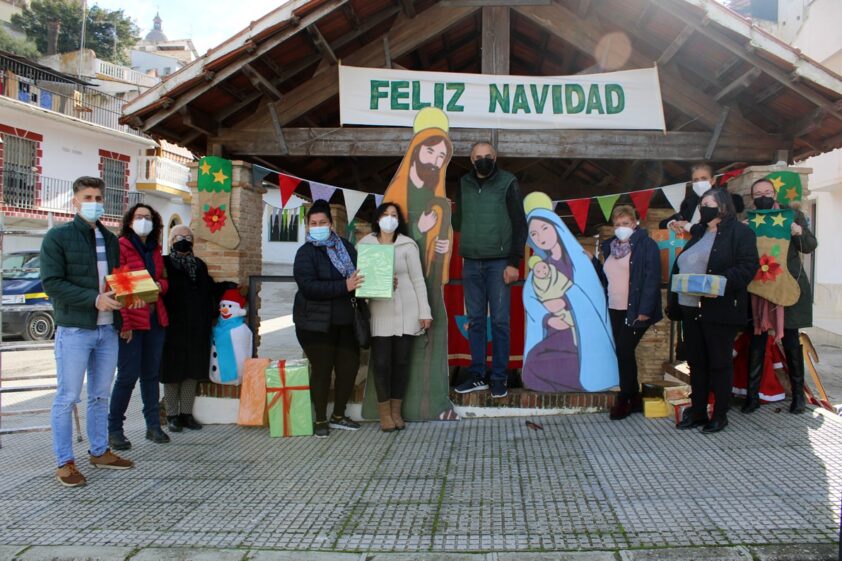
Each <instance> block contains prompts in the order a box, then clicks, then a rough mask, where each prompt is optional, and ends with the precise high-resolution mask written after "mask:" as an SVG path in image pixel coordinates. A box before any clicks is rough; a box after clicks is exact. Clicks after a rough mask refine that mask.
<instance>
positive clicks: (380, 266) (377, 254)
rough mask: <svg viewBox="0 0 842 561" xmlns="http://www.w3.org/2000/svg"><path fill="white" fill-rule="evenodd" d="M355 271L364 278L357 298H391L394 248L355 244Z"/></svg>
mask: <svg viewBox="0 0 842 561" xmlns="http://www.w3.org/2000/svg"><path fill="white" fill-rule="evenodd" d="M357 269H359V270H360V272H361V273H362V275H363V276H364V277H365V282H364V283H363V285H362V286H361V287H360V288H358V289H357V292H356V296H357V298H381V299H389V298H391V297H392V289H393V288H394V282H395V246H394V245H391V244H389V245H379V244H357Z"/></svg>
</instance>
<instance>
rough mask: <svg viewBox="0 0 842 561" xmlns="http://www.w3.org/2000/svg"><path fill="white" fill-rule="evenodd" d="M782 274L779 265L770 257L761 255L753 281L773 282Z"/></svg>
mask: <svg viewBox="0 0 842 561" xmlns="http://www.w3.org/2000/svg"><path fill="white" fill-rule="evenodd" d="M782 272H783V270H782V269H781V264H780V263H778V262H777V261H776V260H775V258H774V257H772V256H771V255H761V256H760V268H759V269H757V274H756V275H755V276H754V280H758V281H760V282H769V281H773V280H775V278H776V277H777V276H778V275H780V274H781V273H782Z"/></svg>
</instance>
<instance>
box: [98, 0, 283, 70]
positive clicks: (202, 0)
mask: <svg viewBox="0 0 842 561" xmlns="http://www.w3.org/2000/svg"><path fill="white" fill-rule="evenodd" d="M284 3H285V1H284V0H240V1H239V2H230V1H225V0H175V1H173V0H170V1H160V0H159V1H155V0H88V4H89V5H94V4H96V5H98V6H99V7H101V8H106V9H109V10H119V9H122V10H123V12H124V13H125V14H126V15H127V16H129V17H130V18H132V19H133V20H134V21H135V23H136V24H137V25H138V27H140V36H141V38H142V37H145V36H146V34H147V33H149V31H150V30H151V29H152V19H153V18H154V17H155V12H156V11H160V13H161V19H162V20H163V23H162V28H163V30H164V34H166V36H167V38H169V39H192V40H193V44H194V45H195V46H196V50H197V51H198V52H199V55H200V56H201V55H203V54H205V53H206V52H207V50H208V49H210V48H211V47H215V46H217V45H218V44H220V43H221V42H222V41H224V40H225V39H227V38H229V37H231V36H232V35H234V34H235V33H237V32H238V31H241V30H242V29H244V28H246V27H248V25H249V24H250V23H251V22H252V21H254V20H256V19H259V18H260V17H262V16H264V15H266V14H268V13H269V12H271V11H272V10H274V9H275V8H277V7H278V6H280V5H281V4H284ZM232 6H233V7H234V9H232Z"/></svg>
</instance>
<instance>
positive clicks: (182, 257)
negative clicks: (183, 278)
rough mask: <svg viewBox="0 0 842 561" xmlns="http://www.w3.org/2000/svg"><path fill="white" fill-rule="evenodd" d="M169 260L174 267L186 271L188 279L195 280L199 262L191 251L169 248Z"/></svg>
mask: <svg viewBox="0 0 842 561" xmlns="http://www.w3.org/2000/svg"><path fill="white" fill-rule="evenodd" d="M170 260H171V261H172V263H173V265H175V268H176V269H178V270H179V271H183V272H185V273H187V276H188V277H190V280H191V281H193V282H194V283H195V282H196V272H197V270H198V268H199V263H198V262H197V261H196V256H195V255H193V252H192V251H191V252H190V253H179V252H177V251H175V250H174V249H172V248H170Z"/></svg>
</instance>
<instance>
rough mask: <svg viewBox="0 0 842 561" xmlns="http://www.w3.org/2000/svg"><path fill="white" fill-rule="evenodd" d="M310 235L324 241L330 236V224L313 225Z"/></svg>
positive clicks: (318, 240)
mask: <svg viewBox="0 0 842 561" xmlns="http://www.w3.org/2000/svg"><path fill="white" fill-rule="evenodd" d="M310 237H311V238H313V239H314V240H316V241H317V242H323V241H325V240H326V239H328V238H329V237H330V226H313V227H311V228H310Z"/></svg>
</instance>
